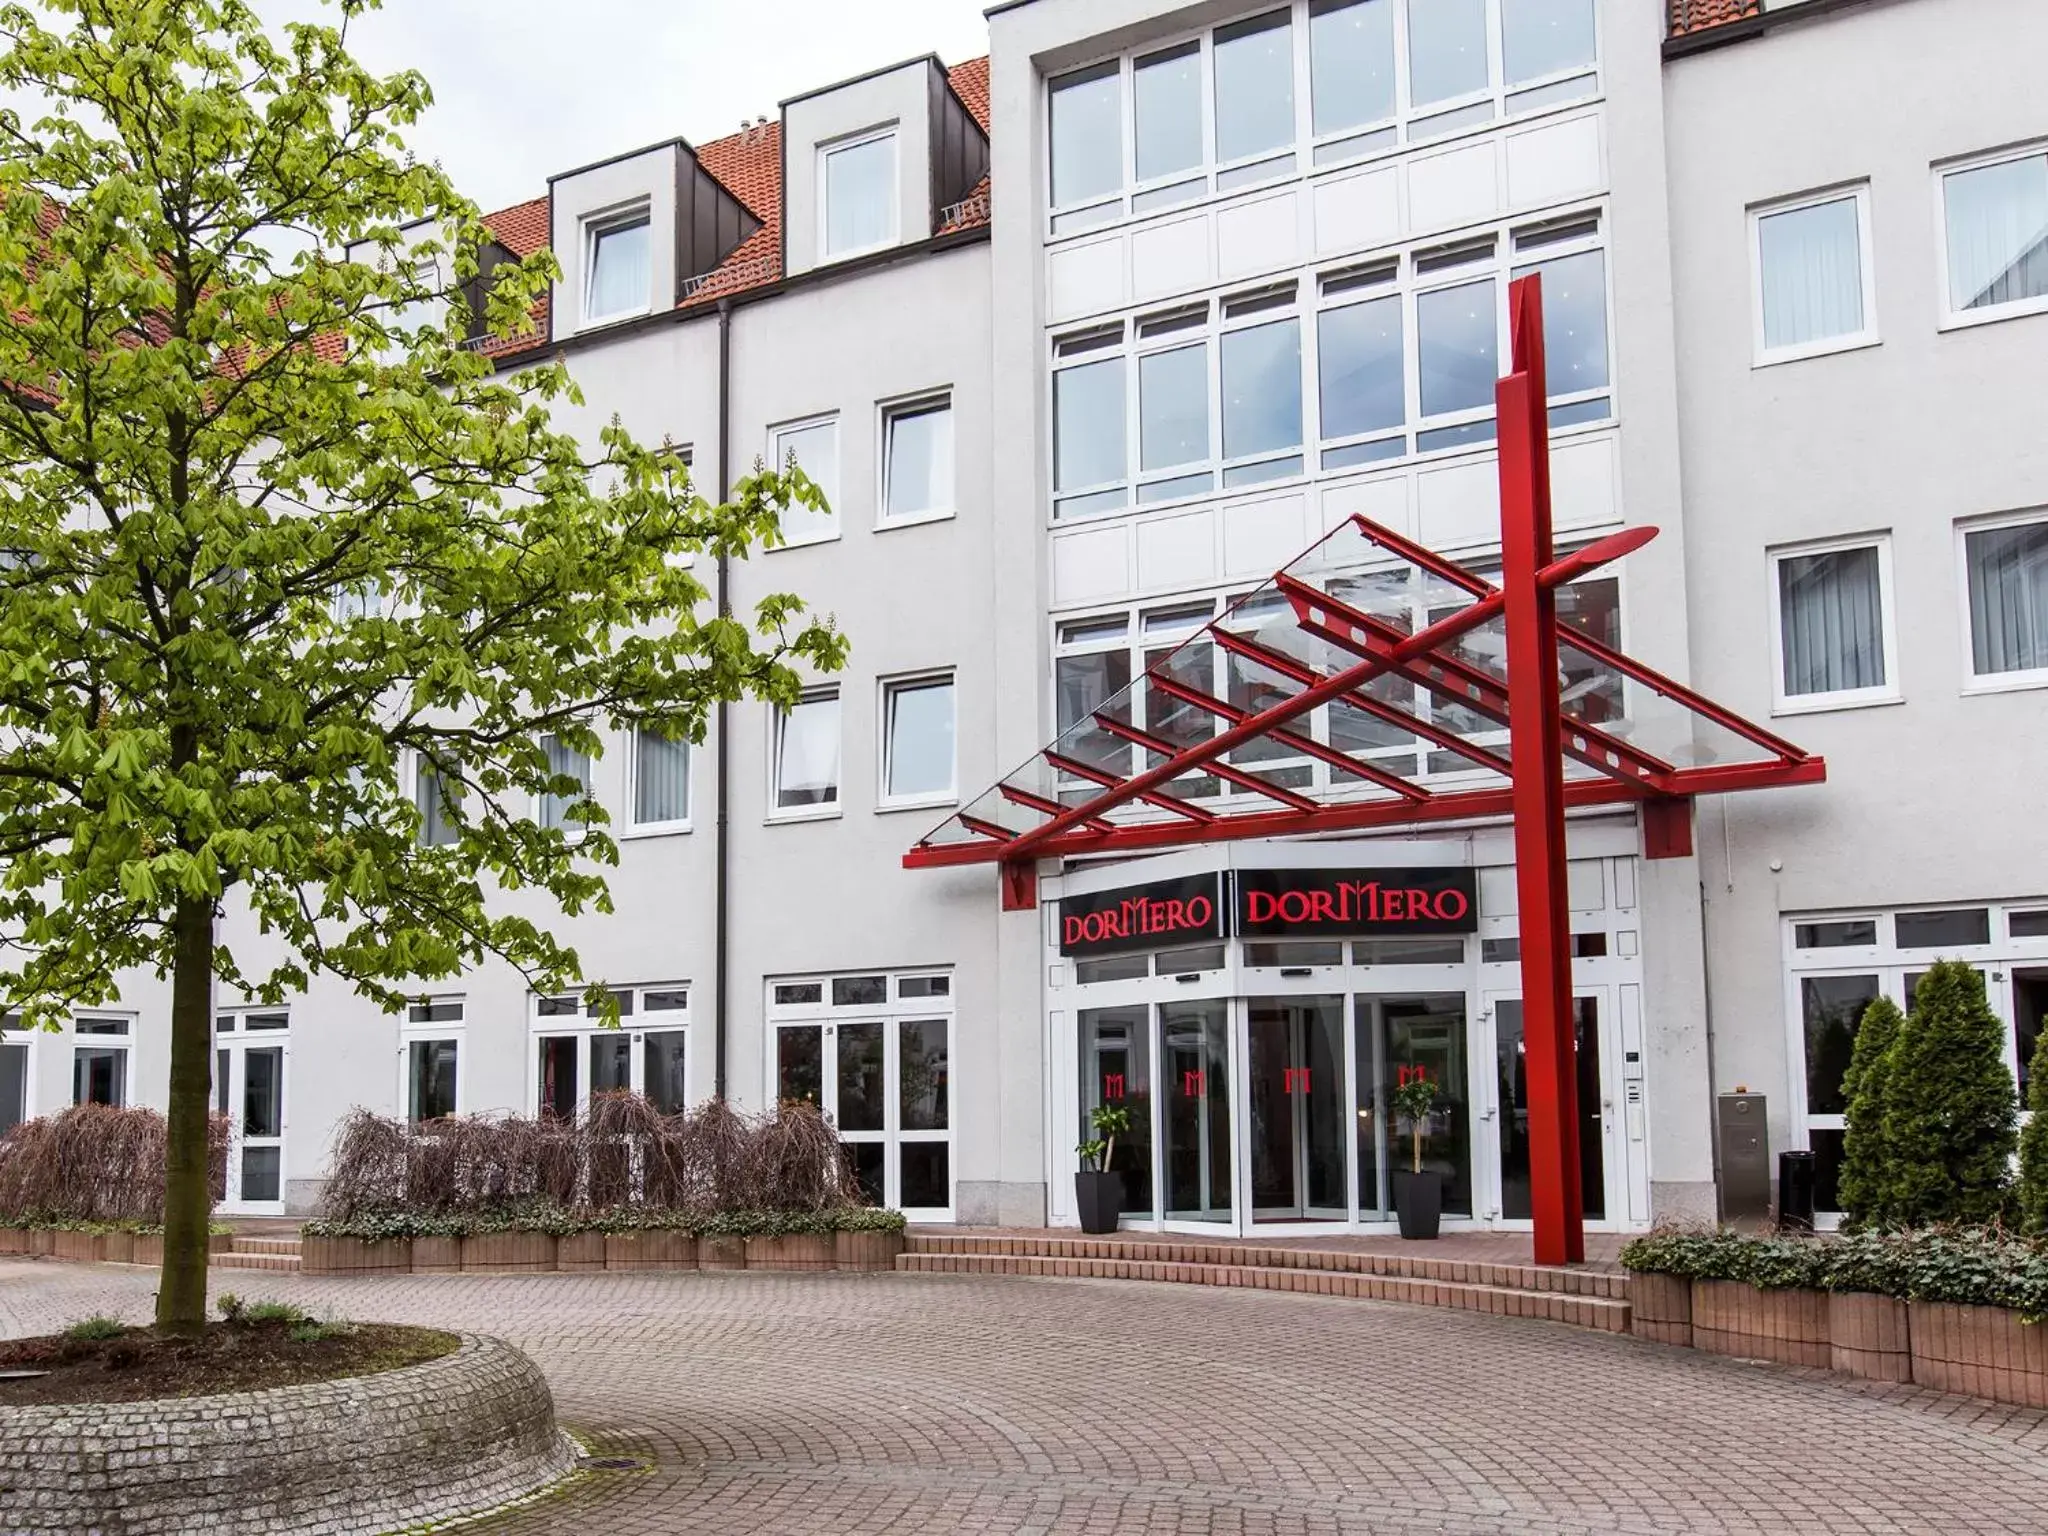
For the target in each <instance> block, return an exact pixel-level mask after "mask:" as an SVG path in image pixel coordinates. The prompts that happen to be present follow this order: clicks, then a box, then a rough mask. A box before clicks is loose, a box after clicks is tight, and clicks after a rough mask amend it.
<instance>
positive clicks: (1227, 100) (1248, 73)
mask: <svg viewBox="0 0 2048 1536" xmlns="http://www.w3.org/2000/svg"><path fill="white" fill-rule="evenodd" d="M1215 49H1216V158H1217V159H1218V160H1219V161H1230V160H1242V159H1244V158H1245V157H1247V156H1249V155H1262V154H1265V153H1267V152H1268V151H1270V150H1275V149H1279V148H1281V147H1282V146H1283V145H1288V144H1292V143H1293V142H1294V28H1293V25H1292V23H1291V22H1290V21H1289V18H1288V13H1287V12H1286V11H1274V12H1272V13H1271V14H1269V15H1265V16H1255V17H1253V18H1252V19H1251V20H1249V21H1240V22H1237V23H1236V24H1234V25H1232V26H1228V27H1218V28H1217V29H1216V44H1215Z"/></svg>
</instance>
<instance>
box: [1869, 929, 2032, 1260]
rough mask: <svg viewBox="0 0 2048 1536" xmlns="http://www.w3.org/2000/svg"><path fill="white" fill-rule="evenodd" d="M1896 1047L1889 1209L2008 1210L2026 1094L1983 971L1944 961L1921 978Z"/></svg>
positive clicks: (1949, 1214) (1900, 1216)
mask: <svg viewBox="0 0 2048 1536" xmlns="http://www.w3.org/2000/svg"><path fill="white" fill-rule="evenodd" d="M1888 1056H1889V1060H1888V1066H1887V1080H1886V1083H1885V1090H1884V1139H1885V1144H1886V1150H1887V1154H1888V1157H1887V1162H1888V1166H1889V1168H1890V1178H1889V1180H1888V1183H1889V1193H1888V1195H1886V1196H1885V1197H1884V1199H1883V1200H1882V1201H1881V1204H1882V1206H1883V1208H1884V1210H1885V1212H1886V1214H1887V1215H1888V1216H1889V1217H1890V1218H1891V1220H1893V1221H1895V1222H1897V1223H1898V1224H1900V1225H1902V1226H1926V1225H1928V1224H1929V1223H1932V1222H1943V1221H1962V1222H1982V1221H1990V1220H1991V1219H1993V1218H1994V1217H1996V1216H1998V1215H1999V1214H2001V1212H2002V1211H2003V1209H2004V1205H2005V1197H2006V1186H2007V1181H2008V1180H2009V1178H2010V1177H2011V1165H2012V1157H2013V1146H2014V1129H2015V1126H2016V1125H2017V1123H2018V1119H2019V1104H2018V1100H2017V1096H2016V1095H2015V1093H2014V1092H2013V1083H2012V1071H2011V1069H2010V1068H2008V1067H2007V1066H2006V1064H2005V1026H2004V1025H2003V1024H2001V1023H2000V1022H1999V1019H1998V1016H1997V1015H1996V1014H1995V1013H1993V1012H1992V1011H1991V1005H1990V1004H1989V1003H1988V1002H1986V1001H1985V998H1984V978H1983V976H1982V974H1981V973H1979V972H1978V971H1977V969H1976V968H1975V967H1974V966H1970V965H1966V964H1964V963H1963V962H1962V961H1960V960H1941V961H1937V962H1936V963H1935V964H1934V965H1933V966H1932V967H1931V968H1930V969H1929V970H1928V972H1927V974H1926V975H1924V976H1922V977H1921V978H1920V985H1919V987H1918V988H1917V989H1916V990H1915V992H1914V994H1913V1010H1912V1012H1911V1013H1909V1014H1908V1015H1907V1016H1906V1021H1905V1023H1904V1024H1902V1025H1901V1026H1900V1027H1899V1033H1898V1038H1897V1039H1896V1040H1894V1041H1893V1042H1892V1048H1891V1050H1890V1052H1889V1053H1888Z"/></svg>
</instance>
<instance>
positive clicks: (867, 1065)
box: [838, 1023, 888, 1131]
mask: <svg viewBox="0 0 2048 1536" xmlns="http://www.w3.org/2000/svg"><path fill="white" fill-rule="evenodd" d="M838 1045H839V1129H841V1130H842V1131H879V1130H883V1129H885V1121H886V1118H887V1114H888V1097H887V1095H886V1094H885V1093H884V1092H883V1086H882V1055H883V1048H884V1038H883V1034H882V1026H881V1025H880V1024H873V1023H863V1024H841V1025H840V1026H839V1040H838Z"/></svg>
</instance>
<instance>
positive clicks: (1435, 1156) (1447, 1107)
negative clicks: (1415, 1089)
mask: <svg viewBox="0 0 2048 1536" xmlns="http://www.w3.org/2000/svg"><path fill="white" fill-rule="evenodd" d="M1466 1029H1467V1009H1466V994H1465V993H1463V992H1421V993H1408V994H1399V993H1395V994H1367V995H1362V996H1359V997H1355V998H1353V999H1352V1030H1353V1066H1352V1072H1353V1076H1354V1079H1355V1081H1356V1083H1357V1098H1358V1108H1357V1118H1358V1137H1357V1143H1358V1216H1359V1219H1360V1220H1361V1221H1392V1220H1393V1219H1394V1216H1395V1211H1394V1191H1393V1175H1394V1173H1396V1172H1397V1171H1399V1170H1402V1169H1413V1168H1414V1167H1415V1164H1416V1161H1417V1159H1418V1157H1419V1159H1420V1162H1421V1165H1422V1167H1423V1168H1424V1169H1425V1170H1429V1169H1433V1170H1435V1171H1436V1173H1437V1174H1438V1175H1439V1176H1440V1177H1441V1178H1442V1180H1443V1186H1444V1203H1443V1213H1444V1215H1446V1216H1470V1215H1471V1214H1472V1113H1473V1104H1472V1100H1473V1094H1472V1081H1471V1076H1470V1074H1469V1072H1468V1070H1467V1064H1466V1049H1465V1042H1466ZM1417 1076H1420V1077H1424V1078H1427V1079H1428V1080H1429V1081H1431V1082H1433V1083H1435V1084H1436V1085H1437V1107H1436V1109H1435V1110H1434V1111H1433V1112H1432V1113H1431V1114H1430V1116H1429V1118H1428V1119H1427V1121H1426V1122H1424V1123H1423V1124H1422V1125H1420V1126H1417V1125H1413V1124H1410V1123H1409V1122H1408V1121H1406V1120H1403V1119H1401V1118H1400V1117H1398V1116H1397V1115H1395V1114H1394V1112H1393V1109H1392V1101H1393V1094H1394V1090H1395V1089H1396V1088H1397V1087H1399V1086H1400V1085H1401V1084H1402V1083H1404V1082H1407V1081H1409V1080H1411V1079H1412V1078H1415V1077H1417ZM1418 1132H1420V1142H1419V1144H1418V1141H1417V1133H1418Z"/></svg>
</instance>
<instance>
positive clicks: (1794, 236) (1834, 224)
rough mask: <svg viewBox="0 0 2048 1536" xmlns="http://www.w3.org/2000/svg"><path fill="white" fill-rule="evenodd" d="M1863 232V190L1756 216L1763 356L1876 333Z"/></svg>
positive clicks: (1758, 305) (1758, 291)
mask: <svg viewBox="0 0 2048 1536" xmlns="http://www.w3.org/2000/svg"><path fill="white" fill-rule="evenodd" d="M1863 230H1864V194H1863V193H1862V192H1860V191H1858V192H1850V193H1846V194H1843V195H1842V196H1839V197H1831V198H1828V199H1826V200H1825V201H1820V202H1809V203H1805V204H1802V205H1800V206H1798V207H1793V208H1784V209H1779V210H1777V211H1766V212H1762V213H1759V214H1757V215H1756V263H1757V279H1756V281H1757V311H1758V319H1757V323H1758V326H1759V327H1760V333H1761V350H1762V355H1764V356H1766V357H1768V356H1769V355H1771V354H1773V353H1781V352H1791V351H1797V350H1801V349H1808V348H1816V347H1821V346H1823V344H1825V343H1829V342H1842V341H1853V340H1859V339H1861V338H1863V337H1864V336H1865V335H1866V334H1867V333H1868V331H1869V324H1868V319H1867V316H1866V314H1865V296H1866V287H1867V283H1868V277H1869V274H1868V272H1867V271H1866V268H1865V263H1866V259H1867V258H1866V255H1865V252H1864V249H1863Z"/></svg>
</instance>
